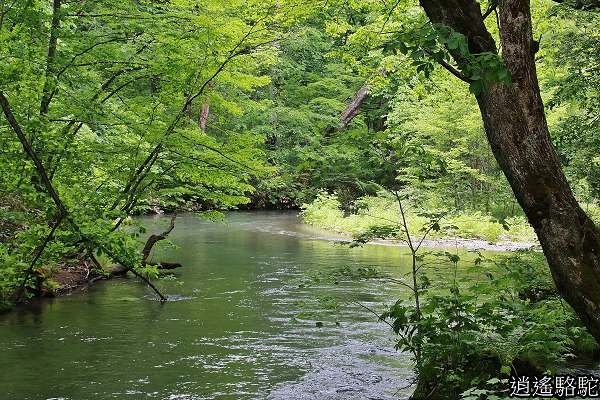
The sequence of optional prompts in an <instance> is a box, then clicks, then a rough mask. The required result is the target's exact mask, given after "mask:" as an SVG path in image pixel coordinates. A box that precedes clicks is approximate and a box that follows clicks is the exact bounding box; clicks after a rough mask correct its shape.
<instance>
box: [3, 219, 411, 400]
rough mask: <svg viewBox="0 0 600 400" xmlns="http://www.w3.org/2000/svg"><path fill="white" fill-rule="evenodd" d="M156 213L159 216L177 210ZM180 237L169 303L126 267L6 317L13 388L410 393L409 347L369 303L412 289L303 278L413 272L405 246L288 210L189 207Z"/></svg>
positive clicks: (141, 394) (126, 394)
mask: <svg viewBox="0 0 600 400" xmlns="http://www.w3.org/2000/svg"><path fill="white" fill-rule="evenodd" d="M147 222H148V224H149V225H151V226H155V229H158V230H160V228H159V227H160V226H165V225H166V224H167V222H168V218H166V217H162V218H149V219H148V220H147ZM170 239H171V241H172V242H173V243H174V244H175V245H177V247H170V248H169V247H167V248H166V249H163V250H162V252H161V258H164V259H166V260H169V261H177V262H181V263H182V264H183V265H184V267H183V268H181V269H179V270H177V271H176V272H175V275H176V276H177V277H178V279H162V280H160V281H159V282H158V286H159V287H160V288H162V289H163V291H164V292H166V293H167V294H168V295H169V297H170V299H171V301H169V302H167V303H165V304H160V303H159V302H157V301H155V300H154V299H153V296H152V293H151V292H150V291H149V290H148V288H146V287H144V286H143V285H141V284H139V283H138V282H137V281H135V280H134V279H133V278H131V279H115V280H112V281H107V282H101V283H98V284H95V285H94V286H92V287H91V288H89V289H88V290H87V291H85V292H81V293H75V294H72V295H69V296H64V297H59V298H56V299H50V300H44V301H42V302H40V303H38V304H34V305H30V306H28V307H24V308H21V309H18V310H17V311H15V312H12V313H9V314H7V315H4V316H2V317H0V351H1V356H0V391H1V392H2V393H1V394H0V397H1V398H2V399H6V400H9V399H10V400H12V399H14V400H39V399H65V400H66V399H69V400H84V399H171V400H173V399H189V400H196V399H270V400H279V399H281V400H283V399H285V400H291V399H405V398H408V397H409V395H410V389H407V388H406V386H407V385H408V383H409V382H410V379H411V378H412V376H413V373H412V370H411V360H410V358H409V357H408V356H407V355H405V354H402V353H399V352H396V351H395V350H394V348H393V346H394V337H393V335H392V334H391V332H390V330H389V329H388V327H387V326H386V325H385V324H383V323H380V322H377V321H376V318H375V317H374V315H373V314H371V313H369V312H368V311H365V310H364V309H363V308H361V306H360V305H358V304H356V302H360V304H363V305H367V306H368V307H372V308H374V309H377V310H378V311H382V310H384V308H385V305H386V304H388V305H389V304H390V303H391V302H393V301H395V299H397V298H398V297H399V296H406V293H404V292H403V291H402V290H401V289H400V288H398V287H394V286H389V285H385V284H382V283H376V282H352V283H342V284H339V285H335V286H334V287H333V288H332V287H331V285H326V286H318V285H309V286H305V285H302V283H303V282H304V281H305V280H306V277H307V276H311V274H314V273H315V272H316V271H327V270H332V269H335V268H339V267H343V266H365V265H372V266H377V267H379V268H382V269H384V270H387V271H388V272H390V273H392V274H400V273H401V272H406V269H405V268H406V267H407V266H408V264H407V263H408V258H406V257H407V256H406V254H405V253H404V252H403V251H401V250H399V249H397V248H391V247H384V246H365V247H364V248H356V249H350V248H348V247H347V246H344V245H341V244H340V243H337V242H335V241H332V240H328V239H332V238H327V237H324V236H323V235H321V234H320V233H319V232H316V231H314V230H312V229H311V228H310V227H308V226H306V225H303V224H300V223H299V222H298V219H297V215H296V214H295V213H281V212H236V213H230V214H228V216H227V219H226V222H225V223H211V222H207V221H202V220H200V219H198V218H197V217H195V216H193V215H184V216H181V217H180V218H178V221H177V226H176V228H175V230H174V231H173V232H172V234H171V236H170ZM332 299H335V301H334V300H332ZM321 324H322V326H320V325H321Z"/></svg>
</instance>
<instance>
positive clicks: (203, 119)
mask: <svg viewBox="0 0 600 400" xmlns="http://www.w3.org/2000/svg"><path fill="white" fill-rule="evenodd" d="M209 113H210V104H208V103H203V104H202V108H201V109H200V115H199V118H198V126H199V127H200V129H202V130H203V131H206V123H207V122H208V115H209Z"/></svg>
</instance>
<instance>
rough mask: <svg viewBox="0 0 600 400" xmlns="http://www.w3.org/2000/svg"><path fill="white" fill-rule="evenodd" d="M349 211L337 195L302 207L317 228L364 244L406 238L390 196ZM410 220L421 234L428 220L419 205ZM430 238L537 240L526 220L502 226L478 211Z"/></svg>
mask: <svg viewBox="0 0 600 400" xmlns="http://www.w3.org/2000/svg"><path fill="white" fill-rule="evenodd" d="M350 209H351V210H352V211H353V213H351V214H348V215H344V211H343V210H342V209H341V203H340V201H339V200H338V197H337V196H336V195H329V194H326V193H320V194H319V195H317V198H316V199H315V201H313V202H312V203H310V204H305V205H304V206H303V211H302V219H303V221H305V222H306V223H308V224H311V225H314V226H316V227H318V228H322V229H326V230H330V231H333V232H338V233H342V234H348V235H352V236H355V237H359V238H361V240H362V241H363V242H364V241H365V240H366V241H368V240H372V239H383V238H387V239H402V238H404V237H405V235H404V233H403V231H402V230H400V229H398V226H397V223H398V214H399V210H398V206H397V204H395V202H394V200H393V199H392V198H391V197H390V196H389V194H385V193H384V192H380V195H379V196H378V197H370V196H369V197H363V198H361V199H359V200H358V201H356V202H355V203H353V204H352V205H351V207H350ZM407 220H408V223H409V224H410V225H411V226H412V227H413V230H414V231H415V232H419V231H423V229H424V228H425V227H426V226H427V220H428V218H425V216H424V214H423V211H422V210H421V209H420V207H419V206H418V205H414V206H413V207H411V208H410V209H409V211H408V214H407ZM430 236H431V237H433V238H448V237H458V238H465V239H484V240H486V241H488V242H491V243H496V242H499V241H505V240H509V241H517V242H529V243H531V242H534V241H535V235H534V233H533V230H532V229H531V227H530V226H529V224H527V222H526V221H525V219H524V218H523V217H513V218H509V219H507V220H505V221H504V223H501V222H500V221H498V220H496V219H495V218H493V217H492V216H490V215H487V216H486V215H484V214H482V213H481V212H478V211H474V212H471V213H468V214H467V213H464V212H463V213H458V214H456V215H454V214H448V215H446V216H445V217H444V223H443V224H442V226H441V227H439V228H438V229H437V230H435V231H434V232H432V233H431V235H430Z"/></svg>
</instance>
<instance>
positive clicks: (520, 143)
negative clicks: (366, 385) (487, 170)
mask: <svg viewBox="0 0 600 400" xmlns="http://www.w3.org/2000/svg"><path fill="white" fill-rule="evenodd" d="M421 5H422V6H423V8H424V9H425V12H426V13H427V15H428V16H429V18H430V19H431V21H432V22H434V23H441V24H445V25H448V26H450V27H451V28H453V29H454V30H456V31H458V32H460V33H462V34H464V35H465V36H466V37H467V38H468V41H469V49H470V52H471V53H472V54H476V53H482V52H496V46H495V43H494V40H493V39H492V37H491V35H490V34H489V32H488V31H487V30H486V28H485V25H484V24H483V17H482V13H481V10H480V7H479V4H477V3H476V2H475V1H474V0H421ZM499 16H500V39H501V44H502V58H503V60H504V63H505V65H506V67H507V68H508V69H509V71H510V73H511V75H512V84H510V85H508V84H504V83H499V82H492V83H487V84H486V88H485V90H483V91H482V93H481V94H479V95H477V102H478V104H479V108H480V110H481V114H482V117H483V122H484V126H485V131H486V134H487V137H488V141H489V143H490V145H491V148H492V151H493V153H494V156H495V157H496V159H497V160H498V163H499V164H500V167H501V168H502V170H503V171H504V173H505V175H506V177H507V179H508V182H509V183H510V185H511V187H512V190H513V192H514V193H515V196H516V198H517V200H518V202H519V204H520V205H521V207H522V208H523V211H524V212H525V214H526V215H527V218H528V220H529V222H530V223H531V225H532V226H533V228H534V229H535V232H536V234H537V236H538V238H539V240H540V243H541V245H542V248H543V250H544V254H545V256H546V259H547V260H548V264H549V266H550V269H551V271H552V276H553V278H554V281H555V283H556V286H557V288H558V291H559V292H560V294H561V295H562V296H563V298H564V299H565V300H566V301H567V302H568V303H569V304H570V305H571V306H572V307H573V309H574V310H575V312H576V313H577V315H578V316H579V317H580V318H581V320H582V322H583V323H584V324H585V326H586V327H587V328H588V330H589V331H590V333H591V334H592V335H593V336H594V337H595V338H596V340H597V341H598V342H599V343H600V258H599V255H600V234H599V232H598V230H597V229H596V227H595V225H594V223H593V222H592V220H591V219H590V218H589V217H588V216H587V215H586V214H585V212H584V211H583V210H582V209H581V207H580V206H579V204H578V203H577V201H576V200H575V197H574V196H573V193H572V191H571V188H570V187H569V184H568V183H567V180H566V178H565V175H564V173H563V171H562V168H561V165H560V162H559V160H558V157H557V155H556V152H555V150H554V148H553V146H552V144H551V142H550V135H549V132H548V124H547V122H546V117H545V114H544V106H543V103H542V99H541V96H540V89H539V85H538V80H537V74H536V68H535V60H534V53H535V46H534V42H533V38H532V29H531V15H530V4H529V1H528V0H504V1H503V2H501V3H500V7H499ZM453 56H454V58H455V60H456V61H457V63H458V64H459V66H460V65H461V63H464V62H465V61H464V60H462V59H461V57H460V55H459V54H453Z"/></svg>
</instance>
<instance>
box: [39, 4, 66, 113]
mask: <svg viewBox="0 0 600 400" xmlns="http://www.w3.org/2000/svg"><path fill="white" fill-rule="evenodd" d="M60 8H61V0H54V1H53V3H52V23H51V25H50V39H49V40H48V55H47V56H46V74H45V77H44V88H43V89H42V100H41V101H40V114H41V115H46V114H48V108H49V107H50V102H51V101H52V97H54V93H55V92H56V89H55V88H54V87H53V86H54V85H55V84H56V82H55V80H56V76H55V75H54V65H55V63H56V47H57V45H58V30H59V29H60Z"/></svg>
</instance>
